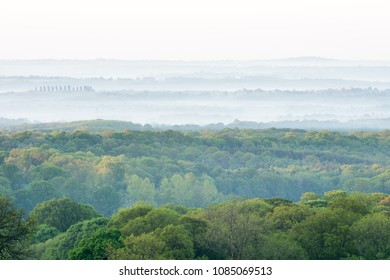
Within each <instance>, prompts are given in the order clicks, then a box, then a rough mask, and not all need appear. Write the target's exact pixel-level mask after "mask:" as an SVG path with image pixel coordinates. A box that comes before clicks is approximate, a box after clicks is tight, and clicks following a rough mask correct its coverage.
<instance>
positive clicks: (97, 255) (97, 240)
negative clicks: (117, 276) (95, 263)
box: [69, 228, 123, 260]
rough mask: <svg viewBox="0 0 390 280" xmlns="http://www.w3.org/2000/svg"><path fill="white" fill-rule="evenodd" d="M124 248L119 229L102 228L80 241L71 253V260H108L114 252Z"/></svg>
mask: <svg viewBox="0 0 390 280" xmlns="http://www.w3.org/2000/svg"><path fill="white" fill-rule="evenodd" d="M121 247H123V241H122V238H121V233H120V231H119V230H117V229H113V228H102V229H99V230H97V231H96V232H94V233H93V234H91V235H90V236H89V237H87V238H85V239H83V240H81V241H80V243H79V244H78V246H77V247H76V248H75V249H73V250H71V251H69V259H71V260H107V259H109V257H110V252H111V251H112V250H115V249H118V248H121Z"/></svg>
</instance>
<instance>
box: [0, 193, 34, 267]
mask: <svg viewBox="0 0 390 280" xmlns="http://www.w3.org/2000/svg"><path fill="white" fill-rule="evenodd" d="M33 231H34V224H33V223H32V222H31V221H28V220H25V219H24V217H23V212H22V210H19V209H17V208H16V207H15V205H14V204H13V203H12V202H11V200H10V199H9V198H7V197H4V196H1V195H0V259H2V260H4V259H23V258H26V257H27V256H28V254H29V251H28V245H29V242H30V238H31V235H32V233H33Z"/></svg>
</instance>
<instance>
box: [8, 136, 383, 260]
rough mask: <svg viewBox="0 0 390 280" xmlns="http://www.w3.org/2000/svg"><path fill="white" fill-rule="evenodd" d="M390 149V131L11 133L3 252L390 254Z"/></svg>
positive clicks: (60, 255)
mask: <svg viewBox="0 0 390 280" xmlns="http://www.w3.org/2000/svg"><path fill="white" fill-rule="evenodd" d="M389 155H390V132H389V131H381V132H354V133H346V132H345V133H337V132H332V131H304V130H294V129H265V130H254V129H223V130H200V131H185V132H180V131H172V130H166V131H133V130H124V131H121V132H118V131H105V132H100V133H97V132H92V131H87V130H74V131H67V132H65V131H61V130H55V131H21V132H13V133H6V132H3V133H1V134H0V194H1V195H2V197H4V198H2V200H1V201H2V205H3V206H4V207H5V208H6V209H11V210H10V211H8V212H9V215H10V216H9V217H13V218H12V219H13V221H14V222H15V224H16V225H20V227H19V228H20V229H23V238H22V239H20V242H19V241H17V242H16V243H15V246H14V248H17V249H18V250H19V251H18V250H16V251H15V254H14V255H11V254H8V255H7V254H5V253H2V255H1V256H2V258H26V256H29V258H37V259H258V258H265V259H348V258H365V259H386V258H389V257H390V253H389V252H390V248H389V238H390V236H389V235H388V233H389V232H390V228H389V225H390V221H389V205H390V203H389V201H390V199H389V194H390V169H389V166H390V160H389V158H390V157H389ZM3 206H2V207H3ZM12 209H14V210H12ZM23 213H24V214H23ZM11 228H12V227H11ZM1 238H2V237H1V236H0V239H1ZM4 244H6V243H5V242H3V245H4ZM3 245H2V246H3ZM0 249H1V250H2V252H5V251H4V250H14V249H13V248H10V249H7V248H6V247H4V246H3V247H2V248H0Z"/></svg>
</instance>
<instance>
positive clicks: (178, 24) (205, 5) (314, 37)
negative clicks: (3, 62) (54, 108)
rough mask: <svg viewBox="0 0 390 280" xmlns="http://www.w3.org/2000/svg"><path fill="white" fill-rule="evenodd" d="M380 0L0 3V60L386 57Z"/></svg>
mask: <svg viewBox="0 0 390 280" xmlns="http://www.w3.org/2000/svg"><path fill="white" fill-rule="evenodd" d="M389 11H390V1H388V0H34V1H33V0H1V1H0V59H38V58H54V59H95V58H115V59H131V60H133V59H136V60H139V59H147V60H151V59H159V60H220V59H233V60H240V59H272V58H284V57H297V56H321V57H328V58H337V59H359V60H360V59H363V60H370V59H374V60H390V16H389Z"/></svg>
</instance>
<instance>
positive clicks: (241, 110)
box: [0, 57, 390, 129]
mask: <svg viewBox="0 0 390 280" xmlns="http://www.w3.org/2000/svg"><path fill="white" fill-rule="evenodd" d="M0 65H1V66H0V118H3V119H24V120H25V121H27V122H69V121H77V120H94V119H104V120H120V121H130V122H134V123H140V124H159V125H162V124H167V125H175V124H179V125H184V124H197V125H207V124H211V123H224V124H229V123H233V122H234V121H235V120H240V121H249V122H261V123H274V122H283V123H284V124H285V125H286V126H287V127H291V126H292V127H302V128H308V127H307V125H304V124H302V123H301V122H305V121H306V122H307V121H310V122H312V124H311V126H309V128H315V126H316V124H315V123H313V121H314V122H318V121H320V122H325V121H326V122H338V123H340V122H341V123H346V122H351V121H354V122H356V121H357V122H364V123H363V124H359V125H358V126H357V127H359V128H363V129H368V128H370V129H384V128H387V126H386V125H384V123H386V120H388V119H390V110H389V109H390V91H389V90H387V89H388V88H390V75H389V74H390V63H388V62H378V61H365V62H362V61H337V60H331V59H324V58H315V57H304V58H292V59H280V60H262V61H198V62H195V61H177V62H173V61H119V60H84V61H81V60H73V61H68V60H41V61H35V60H29V61H23V60H19V61H13V60H8V61H2V63H1V64H0ZM286 121H289V122H295V123H293V124H292V123H290V124H288V123H286ZM17 123H20V122H17ZM274 125H275V126H280V124H279V125H278V124H274ZM344 126H346V127H347V128H348V127H350V128H352V127H353V128H356V126H355V125H353V124H351V123H349V124H347V125H344ZM321 127H322V126H321V125H320V124H318V128H321ZM336 127H337V125H336V126H335V127H334V128H336ZM329 128H332V126H330V127H329Z"/></svg>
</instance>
